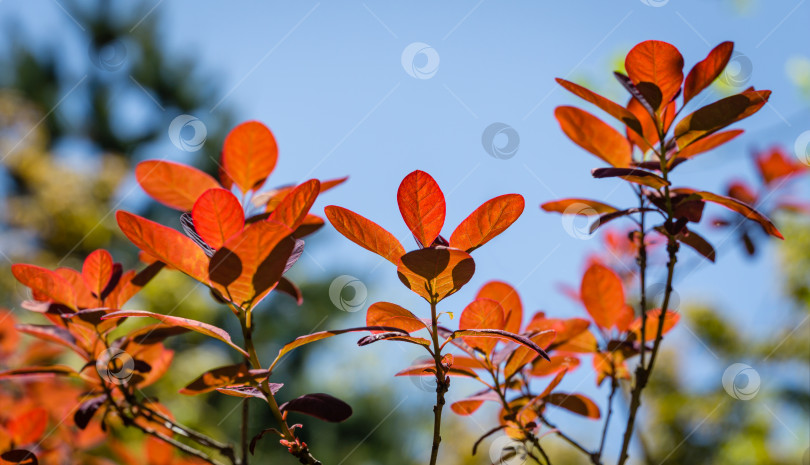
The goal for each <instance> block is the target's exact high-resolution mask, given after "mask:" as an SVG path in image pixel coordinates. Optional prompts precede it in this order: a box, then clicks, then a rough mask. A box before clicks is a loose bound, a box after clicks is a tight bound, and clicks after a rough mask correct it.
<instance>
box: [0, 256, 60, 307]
mask: <svg viewBox="0 0 810 465" xmlns="http://www.w3.org/2000/svg"><path fill="white" fill-rule="evenodd" d="M11 273H12V274H13V275H14V277H15V278H16V279H17V281H19V282H20V283H22V284H23V285H24V286H26V287H28V288H30V289H31V291H33V292H34V298H35V299H36V300H51V301H53V302H57V303H60V304H64V305H67V306H68V307H70V308H71V309H73V310H75V309H76V296H75V293H74V291H73V287H72V286H71V285H70V283H69V282H68V281H67V280H65V279H64V278H62V277H61V276H59V275H58V274H57V273H55V272H53V271H51V270H49V269H46V268H42V267H39V266H35V265H26V264H22V263H18V264H15V265H12V266H11Z"/></svg>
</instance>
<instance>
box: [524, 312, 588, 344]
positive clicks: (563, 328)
mask: <svg viewBox="0 0 810 465" xmlns="http://www.w3.org/2000/svg"><path fill="white" fill-rule="evenodd" d="M590 325H591V322H590V321H588V320H586V319H585V318H566V319H562V318H546V317H545V315H543V314H542V313H540V314H538V315H535V317H534V318H533V319H532V321H531V322H530V323H529V325H528V326H527V327H526V331H528V332H533V331H546V330H549V329H553V330H554V331H555V332H556V333H557V336H556V337H555V338H554V343H553V344H552V345H551V349H552V350H558V351H561V352H584V353H590V352H594V351H595V350H596V346H597V344H596V338H595V337H594V335H593V333H591V332H590V331H588V327H589V326H590Z"/></svg>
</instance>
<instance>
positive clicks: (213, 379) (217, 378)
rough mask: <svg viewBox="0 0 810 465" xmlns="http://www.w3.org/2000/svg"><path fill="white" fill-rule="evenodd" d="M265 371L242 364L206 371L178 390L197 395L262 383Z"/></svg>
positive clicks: (266, 373)
mask: <svg viewBox="0 0 810 465" xmlns="http://www.w3.org/2000/svg"><path fill="white" fill-rule="evenodd" d="M267 376H268V372H267V371H266V370H250V369H249V368H248V367H247V365H245V364H244V363H239V364H236V365H227V366H223V367H219V368H214V369H212V370H208V371H206V372H205V373H203V374H201V375H200V376H198V377H197V378H196V379H195V380H194V381H192V382H191V383H189V384H188V385H187V386H186V387H184V388H183V389H181V390H180V394H185V395H197V394H203V393H206V392H211V391H213V390H215V389H217V388H221V387H226V386H233V385H237V384H247V383H249V382H251V380H254V381H262V380H264V379H265V378H267Z"/></svg>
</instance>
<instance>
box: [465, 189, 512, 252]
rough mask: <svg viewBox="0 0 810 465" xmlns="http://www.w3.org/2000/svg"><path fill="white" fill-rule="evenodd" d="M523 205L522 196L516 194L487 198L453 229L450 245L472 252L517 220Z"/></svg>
mask: <svg viewBox="0 0 810 465" xmlns="http://www.w3.org/2000/svg"><path fill="white" fill-rule="evenodd" d="M524 206H525V201H524V200H523V196H521V195H518V194H505V195H501V196H498V197H495V198H494V199H490V200H487V201H486V202H484V203H483V204H482V205H481V206H480V207H478V208H476V209H475V211H474V212H472V213H471V214H470V216H468V217H467V218H465V219H464V221H462V222H461V224H459V225H458V227H457V228H456V229H455V231H453V234H452V235H451V236H450V247H454V248H456V249H460V250H464V251H466V252H467V253H470V252H472V251H473V250H475V249H477V248H478V247H481V246H482V245H484V244H486V243H487V242H489V241H490V240H492V239H493V238H494V237H495V236H497V235H499V234H500V233H502V232H504V231H505V230H506V228H508V227H509V226H511V225H512V223H514V222H515V221H517V219H518V218H519V217H520V215H521V214H522V213H523V208H524Z"/></svg>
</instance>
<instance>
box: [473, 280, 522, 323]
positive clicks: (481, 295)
mask: <svg viewBox="0 0 810 465" xmlns="http://www.w3.org/2000/svg"><path fill="white" fill-rule="evenodd" d="M475 298H476V299H491V300H494V301H496V302H498V304H500V306H501V308H503V311H504V315H505V316H506V320H505V321H506V324H505V325H504V327H503V329H505V330H506V331H509V332H510V333H519V332H520V327H521V326H522V325H523V303H522V302H521V301H520V295H519V294H518V292H517V289H515V288H514V287H512V286H510V285H509V284H507V283H505V282H503V281H490V282H488V283H486V284H484V285H483V286H481V289H480V290H479V291H478V294H477V295H476V296H475Z"/></svg>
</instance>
